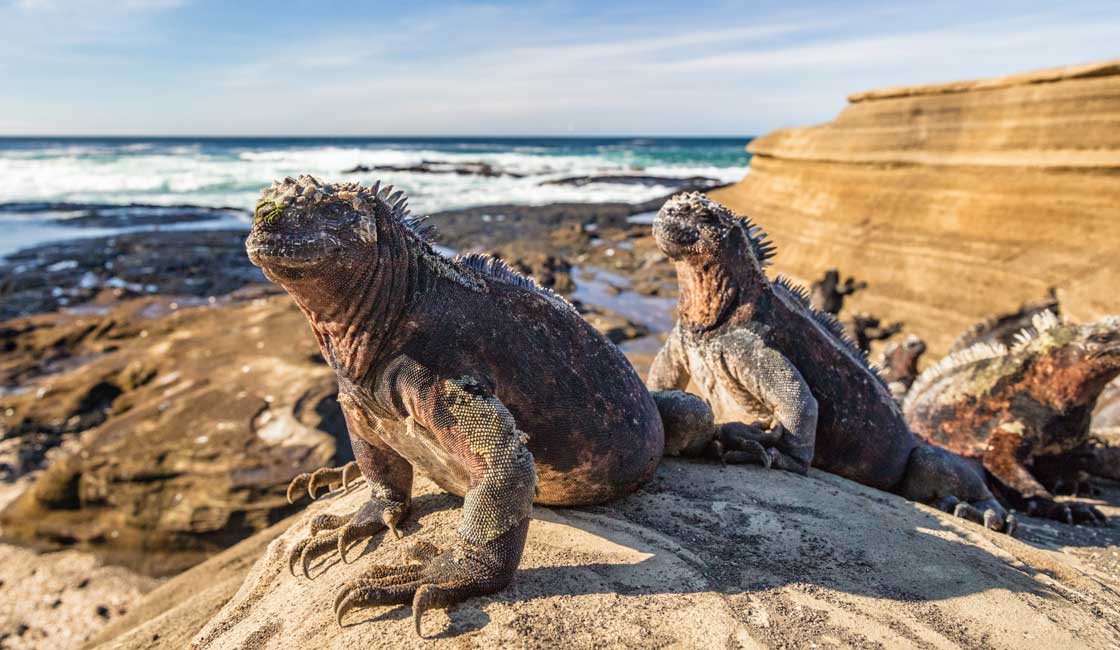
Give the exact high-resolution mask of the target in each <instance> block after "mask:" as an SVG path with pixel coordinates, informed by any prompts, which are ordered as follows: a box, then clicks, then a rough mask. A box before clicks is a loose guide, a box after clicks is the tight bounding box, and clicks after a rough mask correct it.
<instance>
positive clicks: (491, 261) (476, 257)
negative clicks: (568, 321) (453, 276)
mask: <svg viewBox="0 0 1120 650" xmlns="http://www.w3.org/2000/svg"><path fill="white" fill-rule="evenodd" d="M454 262H456V263H458V264H462V265H463V266H465V267H467V268H469V269H473V270H475V271H478V272H479V273H481V274H483V275H486V276H488V277H490V278H492V279H494V280H497V281H498V282H502V283H504V284H509V285H513V286H515V287H522V288H525V289H529V290H530V291H535V292H537V293H539V294H541V295H542V296H544V297H545V298H548V299H549V300H552V301H553V302H555V303H556V304H557V305H559V306H561V307H562V308H564V309H569V310H571V311H572V312H573V313H577V314H578V312H577V311H576V308H575V307H574V306H572V303H570V302H568V301H567V300H566V299H565V298H564V297H563V296H561V295H560V294H558V293H556V292H555V291H553V290H551V289H549V288H547V287H542V286H541V285H539V284H537V282H536V280H534V279H533V278H531V277H529V276H527V275H524V274H522V273H519V272H518V271H517V270H516V269H514V268H513V267H512V266H510V265H509V264H507V263H506V261H505V260H503V259H501V258H499V257H494V256H493V255H487V254H485V253H467V254H466V255H456V256H455V259H454Z"/></svg>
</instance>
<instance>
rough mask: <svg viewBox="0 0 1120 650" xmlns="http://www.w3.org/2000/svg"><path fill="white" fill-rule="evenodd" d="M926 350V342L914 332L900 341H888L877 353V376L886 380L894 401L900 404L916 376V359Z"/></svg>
mask: <svg viewBox="0 0 1120 650" xmlns="http://www.w3.org/2000/svg"><path fill="white" fill-rule="evenodd" d="M925 352H926V342H925V341H923V340H922V339H921V338H919V337H918V336H917V335H915V334H908V335H907V336H906V338H904V339H902V341H901V342H898V341H896V342H893V343H888V344H886V346H884V347H883V351H882V352H881V353H880V354H879V360H878V361H876V363H875V366H876V367H877V368H878V369H879V376H880V377H882V378H883V381H885V382H887V388H889V389H890V391H891V396H892V397H894V401H896V402H898V403H899V404H902V400H903V399H905V398H906V393H907V391H909V390H910V386H911V385H912V384H913V383H914V380H915V379H917V377H918V360H919V359H921V358H922V355H923V354H925Z"/></svg>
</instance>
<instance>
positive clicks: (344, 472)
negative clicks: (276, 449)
mask: <svg viewBox="0 0 1120 650" xmlns="http://www.w3.org/2000/svg"><path fill="white" fill-rule="evenodd" d="M361 475H362V472H361V470H360V469H358V463H357V461H350V462H349V463H346V464H345V465H343V466H342V467H322V468H320V469H317V470H315V471H314V472H311V473H308V472H304V473H303V474H300V475H298V476H296V477H295V478H293V479H292V482H291V483H289V484H288V503H295V502H296V499H297V498H299V495H300V493H302V492H303V491H304V490H306V491H307V494H308V495H310V496H311V498H312V500H314V499H315V493H316V492H317V491H318V490H319V488H321V487H323V486H324V485H325V486H327V490H328V492H334V491H336V490H338V489H339V488H342V490H343V491H344V492H346V493H349V492H350V483H351V482H352V481H353V480H354V479H356V478H358V477H359V476H361Z"/></svg>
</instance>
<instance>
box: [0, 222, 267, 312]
mask: <svg viewBox="0 0 1120 650" xmlns="http://www.w3.org/2000/svg"><path fill="white" fill-rule="evenodd" d="M0 277H3V278H4V281H3V285H4V286H3V291H2V293H3V299H2V300H0V320H3V319H8V318H14V317H17V316H27V315H30V314H36V313H40V312H45V311H53V310H55V309H60V308H63V307H68V308H74V307H84V306H92V307H95V308H96V307H99V306H103V305H104V304H106V303H111V302H115V301H117V300H119V299H121V298H130V297H136V296H140V295H152V294H157V293H159V294H174V295H178V296H190V297H193V298H198V299H206V298H209V297H210V296H221V295H223V294H226V293H229V292H231V291H235V290H237V289H239V288H241V287H243V286H245V285H248V284H252V283H259V282H264V281H265V280H264V275H262V274H261V272H260V269H257V268H256V267H254V266H253V265H252V264H250V263H249V260H248V258H246V257H245V231H243V230H206V231H164V232H131V233H124V234H120V235H115V236H112V237H97V238H89V239H79V240H72V241H65V242H60V243H54V244H45V245H43V246H36V247H34V248H30V249H26V250H22V251H19V252H18V253H14V254H12V255H9V256H7V257H6V258H5V259H4V261H3V262H0ZM181 302H182V301H181Z"/></svg>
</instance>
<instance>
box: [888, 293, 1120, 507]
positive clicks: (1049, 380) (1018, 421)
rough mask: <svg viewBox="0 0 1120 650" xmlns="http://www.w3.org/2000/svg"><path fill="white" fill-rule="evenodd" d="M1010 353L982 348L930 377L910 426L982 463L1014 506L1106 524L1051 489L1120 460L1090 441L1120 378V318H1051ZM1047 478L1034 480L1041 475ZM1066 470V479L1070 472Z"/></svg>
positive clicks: (946, 362)
mask: <svg viewBox="0 0 1120 650" xmlns="http://www.w3.org/2000/svg"><path fill="white" fill-rule="evenodd" d="M1032 323H1033V324H1032V327H1030V328H1029V329H1027V330H1024V331H1023V332H1021V333H1020V335H1019V337H1018V340H1017V341H1016V342H1015V343H1014V344H1013V345H1011V346H1010V347H1008V346H1005V345H1002V344H999V343H985V342H981V343H978V344H976V345H973V346H972V347H970V348H966V349H964V350H961V351H958V352H956V353H954V354H951V355H949V356H948V357H946V358H945V359H943V360H942V361H940V362H938V363H937V364H936V365H934V366H932V367H930V368H929V369H927V370H926V371H925V372H923V373H922V374H921V375H920V376H919V377H918V379H917V380H916V381H915V382H914V385H913V386H912V387H911V389H910V393H909V394H908V395H907V397H906V401H905V403H904V404H903V411H904V413H905V414H906V419H907V422H908V423H909V424H910V426H911V427H912V428H913V429H914V431H916V432H917V433H918V434H919V435H921V436H923V437H924V438H926V439H927V440H929V441H931V442H933V443H935V444H937V445H940V446H943V447H945V448H947V449H951V450H953V451H955V452H957V453H959V454H961V455H964V456H967V457H972V458H975V459H977V460H978V461H979V462H980V463H981V464H982V465H983V467H984V469H985V470H986V472H987V475H988V478H989V480H990V481H991V483H992V485H993V487H994V488H995V489H996V491H997V493H999V494H1000V495H1001V496H1002V497H1003V498H1004V499H1005V500H1006V501H1008V502H1010V503H1011V504H1012V505H1013V506H1015V507H1018V508H1024V509H1026V510H1027V511H1028V512H1030V513H1032V514H1037V515H1039V516H1044V517H1049V518H1052V519H1056V520H1058V521H1064V522H1066V523H1070V524H1073V523H1089V524H1097V523H1103V522H1104V517H1103V516H1102V515H1101V513H1100V512H1099V511H1098V510H1097V509H1096V508H1093V507H1092V506H1090V505H1088V504H1084V503H1058V502H1056V501H1055V500H1054V498H1053V495H1052V494H1051V492H1050V491H1049V490H1047V489H1046V487H1044V485H1043V482H1042V481H1040V480H1039V478H1045V480H1046V481H1047V482H1049V483H1051V484H1052V485H1053V484H1054V483H1057V482H1058V481H1062V482H1065V483H1070V482H1071V481H1072V482H1074V490H1075V491H1076V490H1077V483H1078V482H1079V478H1078V477H1077V476H1075V475H1076V474H1077V473H1078V472H1081V471H1089V472H1090V473H1093V469H1094V460H1099V461H1101V462H1103V463H1106V465H1104V466H1100V467H1099V468H1098V471H1097V472H1095V473H1099V474H1103V475H1108V473H1109V472H1110V471H1111V472H1113V473H1115V471H1116V470H1115V468H1110V467H1108V466H1107V463H1109V462H1111V463H1115V462H1116V461H1117V459H1118V457H1117V455H1116V454H1115V452H1109V451H1108V448H1107V447H1104V446H1101V445H1099V444H1097V443H1096V442H1095V441H1093V440H1092V439H1091V437H1090V427H1089V425H1090V419H1091V416H1092V412H1093V409H1094V407H1095V406H1096V402H1097V398H1098V397H1099V396H1100V394H1101V391H1102V390H1103V389H1104V386H1105V385H1106V384H1107V383H1108V382H1109V381H1111V380H1112V379H1113V378H1115V377H1116V376H1117V375H1120V317H1115V316H1113V317H1110V318H1106V319H1104V320H1101V321H1099V322H1096V323H1092V324H1089V325H1070V324H1063V323H1061V322H1060V321H1059V320H1058V318H1057V317H1056V316H1055V315H1054V314H1052V313H1050V312H1043V313H1041V314H1038V315H1036V316H1035V317H1034V318H1033V320H1032ZM1035 468H1037V469H1038V470H1042V473H1043V474H1044V476H1040V477H1036V476H1035V472H1034V471H1032V470H1033V469H1035ZM1062 470H1064V471H1062Z"/></svg>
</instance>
